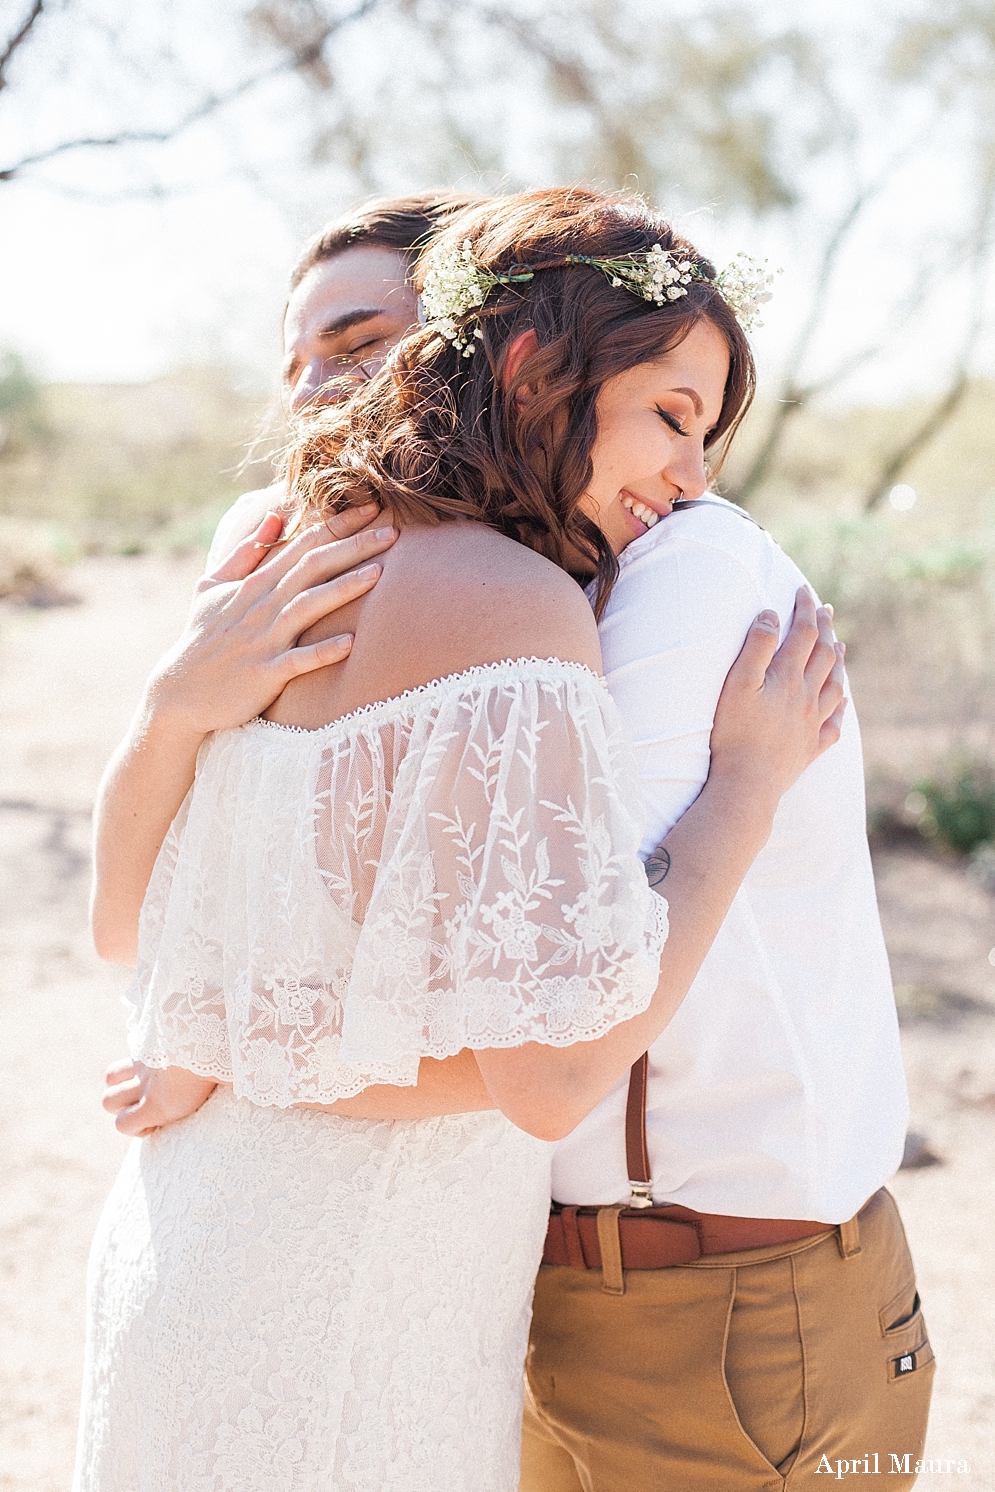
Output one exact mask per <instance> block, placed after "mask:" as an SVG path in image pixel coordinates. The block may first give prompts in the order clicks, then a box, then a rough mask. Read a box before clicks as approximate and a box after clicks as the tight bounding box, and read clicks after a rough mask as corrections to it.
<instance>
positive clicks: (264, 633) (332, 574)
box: [91, 504, 396, 964]
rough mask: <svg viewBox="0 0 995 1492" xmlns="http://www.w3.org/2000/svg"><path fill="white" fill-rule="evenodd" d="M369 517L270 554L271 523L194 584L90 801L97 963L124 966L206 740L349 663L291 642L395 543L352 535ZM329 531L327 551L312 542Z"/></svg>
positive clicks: (363, 583) (358, 585) (314, 532)
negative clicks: (180, 625) (175, 633)
mask: <svg viewBox="0 0 995 1492" xmlns="http://www.w3.org/2000/svg"><path fill="white" fill-rule="evenodd" d="M376 511H377V510H376V508H375V507H374V505H372V504H369V505H367V507H365V508H358V509H355V510H352V511H350V512H349V513H345V514H340V515H338V516H337V517H336V518H334V519H329V522H328V529H327V530H326V528H325V527H324V526H322V525H315V526H313V527H310V528H308V529H306V530H304V531H302V532H301V533H300V534H298V535H296V536H295V537H293V538H292V539H290V540H289V541H288V542H287V544H286V545H285V546H283V547H281V548H280V549H279V550H278V551H277V552H276V553H272V548H273V546H274V545H275V544H276V543H277V541H278V539H279V536H280V532H281V529H282V519H281V518H280V516H279V515H278V514H275V513H271V514H269V515H267V517H266V518H264V519H263V521H262V523H260V525H259V526H258V528H257V529H256V530H255V532H254V533H253V534H252V535H250V537H249V538H247V539H244V540H243V541H242V543H241V544H239V545H238V546H237V547H236V549H235V550H234V552H233V553H232V554H231V555H230V556H229V557H228V559H227V560H226V561H225V562H224V563H223V564H222V565H220V566H218V567H217V569H216V570H214V571H213V572H212V573H210V574H208V575H205V576H204V577H203V579H202V580H201V581H200V582H199V583H198V586H197V591H196V594H195V597H194V603H193V608H192V611H191V614H190V619H189V621H188V623H187V626H186V629H185V631H184V633H183V635H182V637H181V638H180V639H179V641H178V642H177V644H176V646H175V647H174V648H172V649H171V651H170V652H169V653H167V654H166V656H165V657H164V658H163V659H162V660H161V662H160V663H159V664H158V665H157V667H156V668H155V670H154V671H153V673H152V676H151V678H150V679H149V682H148V684H147V686H146V689H145V693H144V695H143V698H142V702H141V704H140V706H139V708H138V712H137V714H136V715H135V719H134V721H133V723H132V726H131V729H130V730H129V732H128V735H127V736H126V737H125V739H124V741H123V742H122V743H121V745H120V746H119V747H118V749H117V751H116V752H115V753H114V756H113V757H112V758H111V761H110V763H109V765H108V767H107V770H106V772H105V774H104V778H103V781H102V782H101V785H100V789H99V791H98V795H97V803H96V810H95V815H94V820H95V843H94V881H93V893H92V899H91V921H92V927H93V937H94V942H95V944H96V947H97V952H98V953H99V954H100V956H101V957H102V958H106V959H110V960H111V961H112V962H116V963H124V964H133V963H134V962H135V958H136V952H137V946H138V917H139V912H140V910H141V905H142V901H143V900H144V897H145V891H146V888H147V887H148V883H149V877H150V876H151V874H152V867H153V865H154V864H155V860H156V856H157V855H158V853H159V850H160V849H161V847H162V843H163V840H164V839H165V837H166V833H167V831H168V829H169V826H170V824H171V823H172V821H173V819H174V818H175V816H176V813H177V812H178V810H179V808H180V805H181V804H182V802H183V799H184V798H185V796H186V794H187V792H188V791H189V789H190V786H191V784H192V782H193V778H194V768H195V765H196V761H197V753H198V751H199V750H200V747H201V744H202V743H203V741H204V739H205V737H206V736H207V735H208V734H210V732H211V731H215V730H224V729H227V728H229V727H231V726H235V725H242V724H244V723H245V722H246V721H247V720H251V719H252V718H253V717H254V716H255V715H258V714H260V713H261V712H262V711H263V710H265V709H266V708H267V707H268V706H269V705H270V704H271V703H272V702H273V700H274V699H275V698H276V697H277V695H279V694H280V693H281V692H282V690H283V689H284V687H285V686H286V684H287V683H288V682H289V680H290V679H292V678H294V677H296V676H297V675H299V674H301V673H306V672H310V671H312V670H314V669H317V668H324V667H326V666H327V665H328V664H331V663H337V662H339V661H340V660H341V659H343V658H345V657H346V656H347V655H348V653H349V650H350V648H351V646H352V638H351V637H348V636H343V637H331V638H328V639H326V640H324V641H321V642H317V643H315V644H313V645H312V646H309V647H298V646H297V640H298V638H299V637H300V636H301V634H302V633H304V632H305V631H307V629H308V628H309V627H311V626H313V625H314V623H315V622H317V621H318V620H320V619H321V618H322V617H325V616H327V615H328V614H329V613H331V612H334V611H336V610H337V609H338V608H339V607H341V606H344V605H346V604H347V603H348V602H350V601H352V600H355V598H356V597H357V596H361V595H363V594H364V592H366V591H368V590H369V589H370V588H371V586H373V585H375V584H376V581H377V579H378V578H379V575H380V567H379V566H378V565H366V566H365V567H364V568H361V569H358V570H357V569H355V568H354V567H355V566H356V565H359V564H360V563H361V562H362V561H368V560H369V559H371V558H372V557H373V556H374V555H376V554H379V553H381V552H382V551H383V550H384V549H386V548H388V547H389V546H390V544H392V543H393V541H394V539H395V538H396V533H395V531H394V530H393V529H382V530H373V529H369V528H368V529H363V530H362V531H359V530H360V527H361V525H362V524H364V523H368V522H369V521H370V519H371V518H372V517H375V515H376ZM329 530H330V531H331V533H332V534H333V536H334V537H333V541H332V542H322V540H326V541H327V535H328V531H329ZM264 558H266V563H261V561H262V560H263V559H264ZM343 572H349V573H343Z"/></svg>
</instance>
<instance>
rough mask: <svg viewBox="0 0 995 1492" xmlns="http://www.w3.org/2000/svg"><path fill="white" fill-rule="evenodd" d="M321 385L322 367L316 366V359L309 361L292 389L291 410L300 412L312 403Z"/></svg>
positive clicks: (295, 412) (294, 412)
mask: <svg viewBox="0 0 995 1492" xmlns="http://www.w3.org/2000/svg"><path fill="white" fill-rule="evenodd" d="M320 387H321V372H320V367H316V366H315V360H314V359H313V358H312V360H311V361H310V362H309V363H307V364H306V365H305V367H304V369H303V371H302V372H301V376H300V378H298V380H297V382H296V383H295V384H294V387H293V388H292V389H291V391H290V412H291V414H300V413H301V411H302V410H304V409H306V408H307V407H308V406H309V405H312V404H313V403H314V400H315V395H316V394H317V392H318V390H319V388H320Z"/></svg>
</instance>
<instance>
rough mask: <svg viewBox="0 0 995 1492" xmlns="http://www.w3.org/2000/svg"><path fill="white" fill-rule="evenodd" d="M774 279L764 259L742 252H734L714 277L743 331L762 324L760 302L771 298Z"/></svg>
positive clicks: (764, 303) (763, 304)
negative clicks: (729, 261)
mask: <svg viewBox="0 0 995 1492" xmlns="http://www.w3.org/2000/svg"><path fill="white" fill-rule="evenodd" d="M778 273H779V274H780V270H778ZM773 283H774V276H773V274H771V273H770V272H769V271H768V269H767V260H766V259H765V260H764V261H763V263H761V262H760V261H759V260H757V259H751V258H750V256H749V254H744V253H739V254H737V255H736V257H735V258H734V259H733V261H732V263H731V264H728V265H727V266H726V268H725V269H724V270H723V271H722V273H721V274H720V275H719V276H718V277H717V279H716V281H715V284H716V285H717V287H718V289H719V290H720V291H721V293H722V296H723V299H724V300H726V301H727V302H728V303H729V305H730V307H731V308H732V311H733V314H734V315H735V317H736V319H737V320H738V321H739V322H740V323H741V325H742V326H743V327H744V329H745V330H746V331H752V330H753V328H754V327H757V326H763V322H762V321H761V320H760V319H759V316H758V312H759V310H760V307H761V306H765V305H766V304H767V302H768V301H769V300H771V299H773V295H772V291H771V289H770V287H771V286H772V285H773Z"/></svg>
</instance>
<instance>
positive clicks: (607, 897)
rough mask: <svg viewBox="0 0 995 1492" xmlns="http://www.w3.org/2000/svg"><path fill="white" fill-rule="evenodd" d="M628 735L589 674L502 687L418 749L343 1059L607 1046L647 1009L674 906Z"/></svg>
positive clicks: (351, 999)
mask: <svg viewBox="0 0 995 1492" xmlns="http://www.w3.org/2000/svg"><path fill="white" fill-rule="evenodd" d="M642 828H643V809H642V802H641V798H640V793H639V787H638V783H637V780H636V774H635V768H634V766H633V763H632V760H631V758H630V755H629V751H628V747H627V744H626V742H625V740H624V737H623V732H622V728H621V722H620V721H619V719H618V716H617V714H616V712H615V710H614V706H613V705H612V703H611V700H610V698H609V696H608V694H607V691H606V690H605V689H604V687H603V685H602V684H601V683H600V681H599V680H597V679H596V678H595V677H594V676H593V675H591V674H590V673H588V672H587V671H586V670H582V669H579V668H578V669H566V668H561V670H560V672H559V676H557V677H555V678H551V677H549V676H547V677H542V676H541V675H540V676H537V677H530V676H528V675H527V674H526V675H524V676H522V677H519V678H516V679H514V680H508V679H502V680H497V679H495V681H494V683H493V685H492V686H491V687H488V688H484V689H478V690H476V691H474V692H473V693H470V694H464V695H461V696H456V697H454V698H453V699H452V700H451V701H450V702H449V704H448V705H447V706H446V707H443V708H441V709H440V710H439V711H438V712H437V713H436V714H435V716H434V717H433V719H432V721H431V726H430V729H428V730H427V734H426V736H425V738H424V739H423V740H422V741H421V742H420V743H418V744H417V745H416V742H415V741H414V740H412V741H409V743H408V750H407V754H406V758H405V763H404V767H403V769H402V771H401V772H400V773H399V775H398V779H397V781H396V783H395V787H394V794H393V802H392V805H391V810H390V813H389V815H388V818H387V822H386V824H385V833H384V840H383V847H382V854H381V856H380V861H379V868H378V870H377V873H376V877H375V881H374V883H373V887H372V893H371V895H370V900H369V904H368V906H367V908H366V911H365V917H364V918H363V923H362V928H361V931H360V934H359V938H358V942H357V946H356V950H355V957H354V962H353V967H352V972H351V978H350V982H349V990H348V995H347V998H346V1000H345V1010H344V1018H343V1025H342V1044H341V1048H340V1051H339V1057H340V1059H341V1060H342V1061H344V1062H347V1063H349V1064H350V1065H352V1066H355V1067H358V1068H363V1067H365V1066H366V1065H368V1064H369V1062H370V1061H371V1060H373V1058H374V1056H375V1057H376V1058H377V1059H378V1060H379V1061H381V1062H383V1061H385V1060H386V1061H388V1062H389V1061H391V1060H394V1059H397V1058H400V1057H402V1056H403V1055H404V1054H406V1053H408V1054H410V1053H412V1052H417V1053H418V1054H419V1055H420V1056H435V1057H443V1056H447V1055H449V1054H451V1053H453V1052H456V1051H459V1050H460V1049H461V1048H462V1047H464V1046H469V1047H475V1048H483V1047H511V1046H517V1045H520V1044H522V1043H524V1042H528V1041H538V1042H543V1043H546V1044H548V1045H554V1046H566V1045H568V1044H570V1043H572V1042H575V1041H585V1040H592V1039H593V1038H595V1037H598V1036H601V1035H602V1034H603V1033H604V1032H605V1031H607V1030H608V1029H609V1028H610V1027H612V1026H613V1025H616V1024H617V1023H618V1022H620V1021H623V1020H626V1019H628V1018H630V1017H631V1016H633V1015H636V1014H638V1013H639V1012H640V1011H642V1010H644V1009H645V1008H646V1006H647V1005H648V1003H649V1000H650V997H651V995H652V993H653V990H654V989H655V987H656V983H657V979H658V977H659V957H660V950H661V948H662V946H663V943H664V941H665V939H666V935H667V916H666V912H667V908H666V903H665V902H664V901H663V899H662V898H661V897H659V896H657V895H656V894H655V893H654V892H652V891H651V890H650V889H649V887H648V885H647V882H646V878H645V876H644V874H643V870H642V866H641V864H640V862H639V859H638V855H637V851H638V846H639V841H640V837H641V834H642Z"/></svg>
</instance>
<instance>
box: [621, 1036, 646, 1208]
mask: <svg viewBox="0 0 995 1492" xmlns="http://www.w3.org/2000/svg"><path fill="white" fill-rule="evenodd" d="M649 1068H650V1059H649V1053H648V1052H643V1055H642V1056H641V1057H640V1058H639V1061H638V1062H634V1063H633V1064H632V1071H631V1072H630V1073H629V1095H628V1098H627V1099H626V1101H625V1161H626V1167H627V1169H628V1175H629V1190H630V1191H631V1193H632V1196H631V1197H630V1198H629V1206H630V1207H652V1206H653V1176H652V1173H651V1171H650V1153H649V1146H648V1145H647V1143H646V1089H647V1086H648V1083H649Z"/></svg>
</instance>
